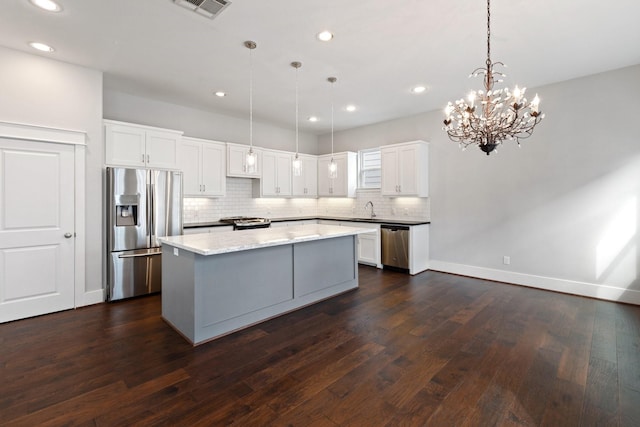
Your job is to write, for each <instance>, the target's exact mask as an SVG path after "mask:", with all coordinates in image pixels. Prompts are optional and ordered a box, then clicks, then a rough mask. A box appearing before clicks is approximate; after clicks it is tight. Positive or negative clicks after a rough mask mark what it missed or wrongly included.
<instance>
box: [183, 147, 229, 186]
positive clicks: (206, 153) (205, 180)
mask: <svg viewBox="0 0 640 427" xmlns="http://www.w3.org/2000/svg"><path fill="white" fill-rule="evenodd" d="M226 148H227V147H226V144H225V143H224V142H218V141H208V140H204V139H197V138H190V137H183V138H182V143H181V144H180V168H181V169H182V172H183V187H184V195H185V197H223V196H225V194H226V184H227V176H226V170H227V169H226Z"/></svg>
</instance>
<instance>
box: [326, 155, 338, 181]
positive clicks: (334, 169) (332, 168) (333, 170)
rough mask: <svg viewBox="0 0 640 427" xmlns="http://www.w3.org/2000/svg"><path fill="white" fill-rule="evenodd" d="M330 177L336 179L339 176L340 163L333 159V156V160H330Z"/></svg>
mask: <svg viewBox="0 0 640 427" xmlns="http://www.w3.org/2000/svg"><path fill="white" fill-rule="evenodd" d="M328 172H329V178H330V179H336V178H337V177H338V164H337V163H336V161H335V160H333V157H332V158H331V161H330V162H329V170H328Z"/></svg>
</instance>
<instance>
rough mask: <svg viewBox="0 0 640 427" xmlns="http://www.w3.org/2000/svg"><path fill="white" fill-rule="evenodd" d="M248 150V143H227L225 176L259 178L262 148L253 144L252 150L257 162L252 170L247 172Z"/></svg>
mask: <svg viewBox="0 0 640 427" xmlns="http://www.w3.org/2000/svg"><path fill="white" fill-rule="evenodd" d="M248 152H249V146H248V145H243V144H233V143H227V176H234V177H240V178H260V176H261V175H260V168H261V167H262V166H261V157H262V149H260V148H257V147H255V146H254V147H253V152H254V153H256V156H257V162H256V167H255V171H254V172H247V171H248V168H247V153H248Z"/></svg>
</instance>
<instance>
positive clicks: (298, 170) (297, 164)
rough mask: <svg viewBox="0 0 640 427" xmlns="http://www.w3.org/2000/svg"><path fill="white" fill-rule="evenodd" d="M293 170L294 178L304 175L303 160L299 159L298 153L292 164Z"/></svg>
mask: <svg viewBox="0 0 640 427" xmlns="http://www.w3.org/2000/svg"><path fill="white" fill-rule="evenodd" d="M291 169H292V170H293V176H300V175H302V160H300V157H298V153H296V156H295V157H294V158H293V161H292V162H291Z"/></svg>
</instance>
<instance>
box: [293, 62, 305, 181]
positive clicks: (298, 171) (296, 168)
mask: <svg viewBox="0 0 640 427" xmlns="http://www.w3.org/2000/svg"><path fill="white" fill-rule="evenodd" d="M291 66H292V67H293V68H295V69H296V156H295V157H294V158H293V161H292V162H291V167H292V169H293V175H294V176H300V175H302V160H300V157H299V156H298V69H300V67H302V62H298V61H295V62H292V63H291Z"/></svg>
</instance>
